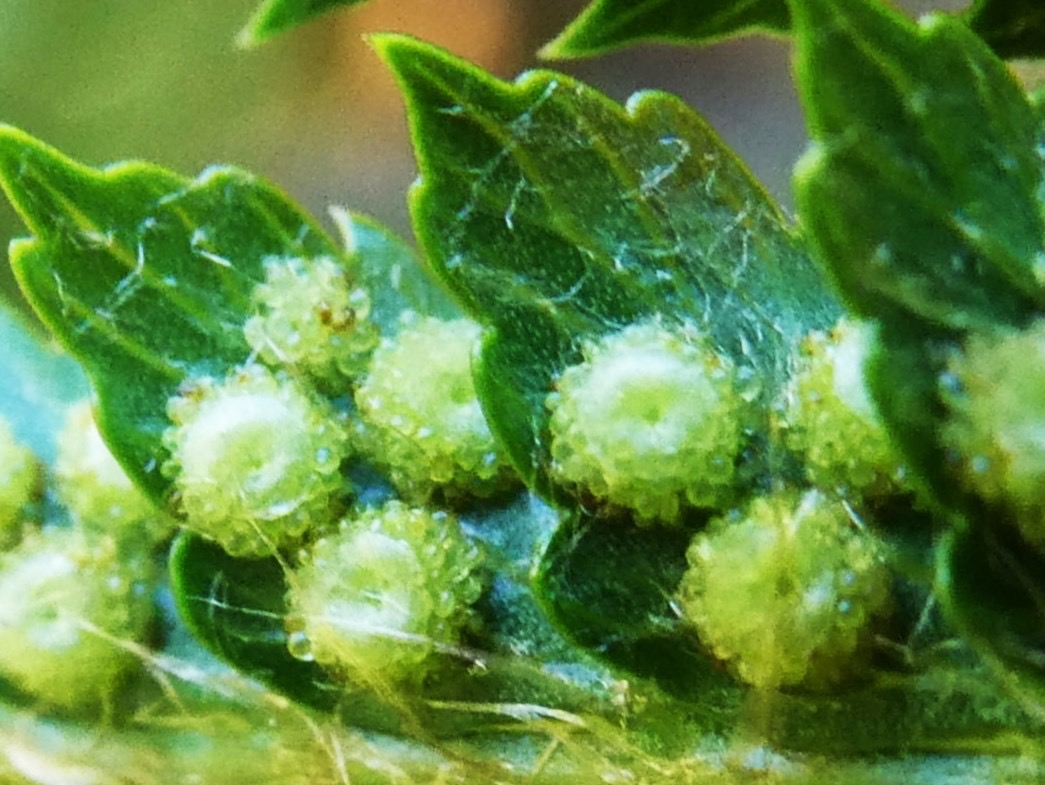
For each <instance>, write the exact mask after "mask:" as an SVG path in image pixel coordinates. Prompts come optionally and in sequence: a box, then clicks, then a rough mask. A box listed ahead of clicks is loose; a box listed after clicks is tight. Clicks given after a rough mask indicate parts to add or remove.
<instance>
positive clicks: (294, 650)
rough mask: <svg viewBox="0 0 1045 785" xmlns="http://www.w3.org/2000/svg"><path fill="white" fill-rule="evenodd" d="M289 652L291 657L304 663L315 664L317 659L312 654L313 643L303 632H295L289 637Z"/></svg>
mask: <svg viewBox="0 0 1045 785" xmlns="http://www.w3.org/2000/svg"><path fill="white" fill-rule="evenodd" d="M287 651H289V652H290V656H291V657H293V658H295V659H298V660H301V661H302V662H313V661H314V660H315V659H316V656H315V654H313V653H312V641H310V640H309V638H308V635H306V634H305V632H304V631H303V630H295V631H294V632H291V633H290V634H289V635H288V636H287Z"/></svg>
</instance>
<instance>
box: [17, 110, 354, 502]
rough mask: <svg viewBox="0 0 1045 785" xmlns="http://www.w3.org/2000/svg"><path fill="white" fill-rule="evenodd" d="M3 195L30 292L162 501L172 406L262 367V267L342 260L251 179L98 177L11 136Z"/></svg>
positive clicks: (137, 471) (134, 466) (107, 430)
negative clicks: (202, 385) (19, 233)
mask: <svg viewBox="0 0 1045 785" xmlns="http://www.w3.org/2000/svg"><path fill="white" fill-rule="evenodd" d="M0 186H2V187H3V189H4V190H5V191H6V192H7V195H8V197H9V198H10V200H11V202H12V203H13V204H14V206H15V208H16V209H17V210H18V211H19V213H20V214H21V215H22V218H23V219H24V220H25V222H26V224H27V225H28V226H29V229H30V230H31V231H32V232H33V234H34V235H35V237H34V238H33V239H29V240H18V241H15V242H14V243H13V244H12V247H11V263H12V265H13V266H14V269H15V274H16V276H17V277H18V280H19V283H20V284H21V286H22V288H23V290H24V291H25V293H26V296H27V298H28V299H29V300H30V302H31V303H32V305H33V307H34V308H35V309H36V311H37V312H38V313H39V314H40V317H41V319H42V320H43V321H44V323H45V324H46V325H47V326H48V327H49V328H50V329H51V330H52V331H53V332H54V334H55V335H56V336H57V337H58V340H59V341H60V342H61V343H62V344H63V345H64V346H65V347H66V348H68V349H69V351H70V352H71V353H72V354H73V355H74V356H75V357H76V358H77V359H79V360H80V361H81V362H82V363H83V365H84V368H85V369H86V371H87V374H88V376H89V377H90V379H91V382H92V383H93V385H94V387H95V389H96V391H97V393H98V397H99V403H100V410H99V415H100V417H99V427H100V428H101V430H102V432H103V433H104V434H105V435H106V437H107V441H108V442H109V444H110V447H111V448H112V449H113V452H114V454H115V455H116V457H117V458H118V459H119V460H120V462H121V463H122V464H123V466H124V468H125V469H126V470H127V471H128V473H129V474H130V475H131V476H132V477H133V478H135V479H136V480H137V481H138V483H139V484H140V485H142V487H144V488H145V489H147V490H148V491H149V492H150V493H151V494H152V495H153V496H154V497H155V498H156V499H158V500H162V499H163V497H164V496H165V494H166V491H167V490H168V487H169V483H168V481H167V479H166V478H164V477H163V475H162V474H161V472H160V466H161V465H162V464H163V462H164V460H165V458H166V454H165V452H164V450H163V447H162V444H161V436H162V434H163V431H164V429H165V428H166V427H167V425H168V420H167V415H166V405H167V401H168V399H169V398H170V397H171V396H172V395H174V394H175V393H176V391H177V389H178V386H179V384H180V383H181V382H182V381H183V380H185V379H186V378H187V377H193V376H214V377H218V378H220V377H222V376H224V375H225V374H226V372H227V371H228V370H229V369H230V368H232V367H234V366H236V365H239V364H241V363H242V362H243V361H244V360H245V359H246V358H247V356H248V355H249V354H250V349H249V347H248V345H247V343H246V340H245V338H244V336H243V323H244V321H245V320H246V318H247V316H249V313H250V297H251V292H252V290H253V287H254V286H255V284H256V283H257V282H258V281H260V280H263V279H264V269H263V264H262V262H263V260H264V259H265V258H266V257H268V256H274V255H293V256H313V255H334V256H337V255H338V254H339V251H338V249H337V247H336V246H335V245H334V243H333V242H332V241H331V240H329V239H328V238H327V237H326V236H325V235H324V234H323V233H322V231H321V230H320V229H319V228H318V226H317V225H316V224H315V223H314V222H313V221H312V220H311V219H309V218H308V217H306V216H305V215H304V214H303V213H302V212H301V211H300V210H299V209H298V208H297V207H295V206H294V205H293V204H292V203H291V202H290V201H289V200H288V199H287V198H286V197H285V196H284V195H283V194H282V193H280V192H279V191H278V190H276V189H275V188H274V187H272V186H270V185H268V184H266V183H264V182H262V181H260V180H258V179H256V178H255V177H253V176H252V175H249V174H247V173H245V172H243V171H240V170H237V169H232V168H212V169H208V170H206V171H205V172H204V173H203V174H201V175H200V177H199V178H197V179H196V180H191V181H190V180H187V179H184V178H182V177H179V176H177V175H174V174H172V173H170V172H168V171H166V170H163V169H161V168H159V167H156V166H151V165H149V164H144V163H125V164H119V165H116V166H113V167H111V168H108V169H104V170H95V169H90V168H88V167H85V166H82V165H80V164H78V163H76V162H74V161H72V160H70V159H68V158H66V157H65V156H63V155H62V154H61V153H59V152H57V151H56V150H54V149H52V148H50V147H48V146H46V145H44V144H43V143H41V142H39V141H37V140H35V139H33V138H32V137H30V136H28V135H26V134H24V133H22V132H21V131H18V130H15V129H13V128H9V127H3V128H0Z"/></svg>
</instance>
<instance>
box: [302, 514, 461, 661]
mask: <svg viewBox="0 0 1045 785" xmlns="http://www.w3.org/2000/svg"><path fill="white" fill-rule="evenodd" d="M480 561H481V553H480V551H479V549H478V548H477V547H476V546H475V545H473V544H472V543H470V542H468V540H466V539H465V537H464V535H463V534H462V532H461V528H460V525H459V524H458V522H457V520H456V519H455V518H453V517H452V516H450V515H447V514H446V513H442V512H430V511H428V510H425V509H420V508H411V507H408V506H407V505H405V504H403V503H402V502H399V501H391V502H388V503H386V504H385V505H384V506H383V507H380V508H375V509H367V510H364V511H363V512H362V513H361V514H360V515H359V516H358V517H355V518H346V519H345V520H344V521H342V523H341V526H340V528H339V529H338V531H336V532H334V533H332V534H330V535H328V536H325V537H323V538H321V539H319V540H317V541H316V542H315V543H314V544H313V545H312V546H311V547H310V548H309V549H308V550H307V551H306V552H304V553H302V555H301V563H300V566H299V567H297V568H296V569H295V570H293V572H292V573H291V575H290V576H288V584H289V586H290V589H289V592H288V598H287V604H288V607H289V608H290V613H289V615H288V622H287V626H288V632H289V634H290V638H289V644H290V650H291V653H293V654H294V655H295V656H297V657H302V658H307V659H314V660H316V661H317V662H320V663H323V664H326V665H329V666H331V667H333V668H334V669H337V670H342V671H344V672H345V673H347V674H348V675H349V676H351V677H355V678H359V679H362V680H364V681H376V682H389V681H404V680H412V679H416V678H420V677H421V676H423V674H424V671H425V668H424V662H425V660H426V659H427V658H428V657H429V655H430V654H431V653H432V652H433V651H434V650H436V649H439V648H445V647H452V646H453V645H455V643H456V642H457V639H458V635H459V632H460V631H461V628H462V627H463V626H464V625H465V623H466V622H467V621H468V619H469V615H470V614H469V609H470V606H471V604H472V603H473V602H475V600H476V599H477V598H478V597H479V594H480V592H481V589H482V584H481V581H480V579H479V577H478V572H477V568H478V567H479V564H480Z"/></svg>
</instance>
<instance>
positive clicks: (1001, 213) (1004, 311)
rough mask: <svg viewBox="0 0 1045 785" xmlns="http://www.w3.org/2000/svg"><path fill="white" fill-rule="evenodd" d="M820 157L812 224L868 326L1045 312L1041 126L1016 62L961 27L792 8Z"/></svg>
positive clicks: (843, 0)
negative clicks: (887, 313) (1011, 64)
mask: <svg viewBox="0 0 1045 785" xmlns="http://www.w3.org/2000/svg"><path fill="white" fill-rule="evenodd" d="M792 14H793V17H794V20H795V26H796V35H797V49H798V60H797V72H798V82H799V88H800V93H801V96H802V100H803V103H804V105H805V110H806V115H807V118H808V122H809V126H810V131H811V133H812V136H813V139H814V141H815V145H814V148H813V150H812V151H811V153H810V154H809V156H808V157H807V158H806V159H805V160H804V161H803V163H801V164H800V166H799V169H798V171H797V173H796V190H797V200H798V204H799V212H800V215H801V218H802V222H803V224H804V225H805V227H806V228H807V229H808V231H809V233H810V235H811V238H812V240H813V242H814V244H815V245H816V246H817V248H818V250H819V251H820V255H821V256H822V258H823V261H824V262H825V264H826V265H827V266H828V268H829V269H830V270H831V272H832V274H833V276H834V278H835V280H836V282H837V284H838V287H839V289H840V290H841V291H842V293H843V294H844V296H845V297H846V299H847V300H849V302H850V303H851V304H852V306H853V307H854V308H855V309H856V310H857V311H859V312H860V313H862V314H864V315H866V316H875V315H877V314H878V313H879V312H881V311H883V310H884V309H886V308H891V309H893V310H895V311H896V312H898V313H900V314H903V315H905V316H907V317H914V318H917V319H921V320H924V321H926V322H929V323H933V324H936V325H940V326H943V327H946V328H952V329H966V328H970V327H984V326H990V325H994V324H998V323H1001V322H1009V323H1020V322H1022V321H1024V320H1026V319H1027V318H1028V316H1029V315H1030V314H1031V313H1032V312H1033V311H1034V310H1036V309H1039V308H1041V307H1042V305H1045V287H1042V273H1043V270H1045V246H1043V241H1042V238H1043V236H1045V225H1043V221H1042V215H1041V211H1040V208H1039V206H1038V203H1037V197H1036V194H1037V188H1038V182H1039V166H1040V162H1039V160H1038V156H1037V151H1036V142H1037V124H1036V122H1035V117H1034V113H1033V111H1032V110H1031V108H1030V106H1029V104H1028V102H1027V99H1026V97H1025V96H1024V94H1023V92H1022V90H1021V89H1020V87H1019V85H1018V84H1017V83H1016V82H1015V81H1014V80H1013V78H1012V76H1011V74H1010V73H1009V72H1008V71H1007V69H1006V68H1005V66H1004V64H1003V63H1002V62H1001V61H1000V60H998V59H997V57H996V56H995V55H994V54H993V53H991V52H990V50H989V49H988V48H987V47H986V46H985V45H984V44H983V42H982V41H981V40H980V39H979V38H977V37H976V36H975V34H973V33H972V32H970V31H969V30H968V28H966V27H965V26H964V25H963V24H962V23H960V22H959V21H957V20H956V19H953V18H950V17H946V16H940V15H936V16H930V17H928V18H927V19H926V20H925V21H923V22H922V23H921V25H920V26H915V25H914V24H913V23H910V22H908V21H907V20H905V19H904V18H902V17H900V16H899V15H897V14H896V13H894V12H892V11H889V10H887V9H886V8H884V7H883V6H882V5H881V4H879V3H871V2H868V0H793V3H792Z"/></svg>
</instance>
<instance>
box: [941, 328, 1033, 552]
mask: <svg viewBox="0 0 1045 785" xmlns="http://www.w3.org/2000/svg"><path fill="white" fill-rule="evenodd" d="M1043 390H1045V319H1038V320H1037V321H1035V322H1033V323H1032V324H1031V325H1030V326H1029V327H1028V328H1026V329H1024V330H1021V331H1006V332H1002V333H998V334H990V335H989V334H985V335H974V336H971V337H970V338H969V339H968V341H967V343H966V346H965V347H964V350H963V351H957V352H955V353H954V355H953V356H952V358H951V361H950V364H949V369H948V371H947V372H946V373H945V374H944V375H943V377H942V378H941V394H942V397H943V399H944V401H945V402H946V404H947V406H948V409H949V410H950V416H949V419H948V421H947V423H946V424H945V425H944V427H943V429H942V432H941V433H942V437H943V440H944V442H945V443H946V444H947V445H948V446H949V447H951V448H952V450H953V456H954V460H955V461H956V462H957V469H958V473H959V476H960V477H961V480H962V481H963V482H964V484H965V485H966V487H968V488H969V489H970V490H973V491H974V492H976V493H978V494H980V495H981V496H983V498H985V499H988V500H989V501H991V502H994V503H997V504H1001V505H1003V506H1004V507H1006V508H1007V509H1008V510H1009V511H1010V512H1011V513H1012V515H1013V517H1014V519H1015V521H1016V524H1017V525H1018V527H1019V529H1020V531H1021V533H1022V534H1023V536H1024V538H1025V539H1026V540H1027V542H1029V543H1030V544H1031V545H1033V546H1034V547H1035V548H1036V549H1037V550H1038V551H1039V552H1041V553H1045V396H1043V394H1042V391H1043Z"/></svg>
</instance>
